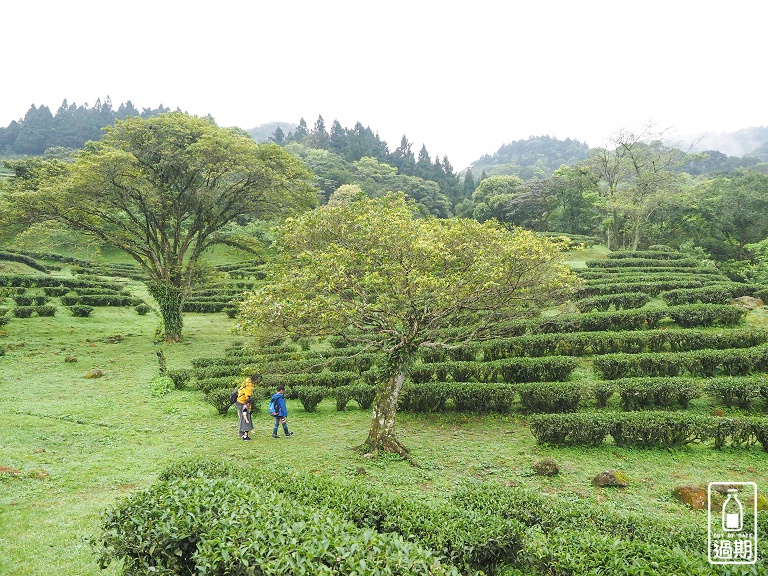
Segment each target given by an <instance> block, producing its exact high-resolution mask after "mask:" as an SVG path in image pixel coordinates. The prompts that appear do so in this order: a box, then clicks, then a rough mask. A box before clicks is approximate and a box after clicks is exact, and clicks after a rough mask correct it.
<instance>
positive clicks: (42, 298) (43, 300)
mask: <svg viewBox="0 0 768 576" xmlns="http://www.w3.org/2000/svg"><path fill="white" fill-rule="evenodd" d="M49 300H50V298H48V296H46V295H45V294H37V295H35V297H34V303H35V306H45V305H46V304H47V303H48V301H49Z"/></svg>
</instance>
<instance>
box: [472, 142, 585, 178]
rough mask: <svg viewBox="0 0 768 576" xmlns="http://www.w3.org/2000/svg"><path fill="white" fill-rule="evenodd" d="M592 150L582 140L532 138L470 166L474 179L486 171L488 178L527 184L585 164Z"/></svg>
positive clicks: (504, 147)
mask: <svg viewBox="0 0 768 576" xmlns="http://www.w3.org/2000/svg"><path fill="white" fill-rule="evenodd" d="M588 155H589V146H588V145H587V144H586V143H584V142H579V141H578V140H571V139H570V138H566V139H565V140H558V139H557V138H552V137H551V136H531V137H530V138H528V139H527V140H515V141H513V142H510V143H509V144H504V145H503V146H501V147H500V148H499V149H498V150H497V151H496V153H495V154H493V155H489V154H486V155H484V156H482V157H481V158H480V159H478V160H476V161H475V162H473V163H472V164H471V165H470V168H469V169H470V170H472V174H473V175H480V174H482V172H483V171H485V173H486V174H487V175H488V176H494V175H501V174H509V175H515V176H519V177H520V178H522V179H523V180H530V179H531V178H547V177H549V176H551V175H552V173H553V172H554V171H555V170H557V169H558V168H560V166H562V165H563V164H566V165H571V164H575V163H577V162H581V161H582V160H585V159H586V158H587V156H588Z"/></svg>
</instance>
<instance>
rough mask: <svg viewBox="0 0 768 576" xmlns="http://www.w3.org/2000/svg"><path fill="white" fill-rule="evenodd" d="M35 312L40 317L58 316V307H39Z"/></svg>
mask: <svg viewBox="0 0 768 576" xmlns="http://www.w3.org/2000/svg"><path fill="white" fill-rule="evenodd" d="M35 312H37V315H38V316H53V315H55V314H56V306H37V307H35Z"/></svg>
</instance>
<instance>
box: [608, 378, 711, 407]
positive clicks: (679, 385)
mask: <svg viewBox="0 0 768 576" xmlns="http://www.w3.org/2000/svg"><path fill="white" fill-rule="evenodd" d="M613 386H614V388H615V389H617V390H618V391H619V394H620V395H621V406H622V408H623V409H624V410H643V409H648V408H662V407H664V408H672V407H675V406H677V405H679V406H680V407H681V408H687V407H688V403H689V402H690V401H691V400H693V399H694V398H698V397H699V396H700V395H701V393H702V381H701V380H696V379H693V378H626V379H621V380H615V381H614V383H613Z"/></svg>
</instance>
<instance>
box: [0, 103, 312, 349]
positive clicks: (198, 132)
mask: <svg viewBox="0 0 768 576" xmlns="http://www.w3.org/2000/svg"><path fill="white" fill-rule="evenodd" d="M15 170H16V173H17V176H16V178H15V179H14V180H13V183H14V186H13V188H12V189H11V191H10V194H9V195H8V197H7V199H8V201H9V202H10V205H11V206H12V207H14V209H16V210H18V211H19V214H20V215H22V216H24V218H25V219H27V220H30V221H32V220H39V219H41V218H47V219H55V220H58V221H60V222H63V223H65V224H66V225H67V226H69V227H71V228H73V229H75V230H79V231H82V232H85V233H88V234H91V235H94V236H97V237H99V238H100V239H102V240H103V241H104V242H108V243H111V244H112V245H114V246H115V247H117V248H120V249H121V250H123V251H125V252H126V253H127V254H129V255H130V256H131V257H132V258H134V259H135V260H136V261H137V262H139V263H140V264H141V266H142V267H143V268H144V269H145V270H146V271H147V273H148V275H149V277H150V282H149V289H150V293H151V294H152V296H153V297H154V298H155V299H156V300H157V301H158V304H159V307H160V313H161V316H162V318H163V322H164V325H165V330H166V338H167V339H168V340H171V341H178V340H179V339H180V338H181V329H182V320H181V305H182V302H183V294H184V293H185V292H186V291H187V290H188V289H189V288H190V287H191V285H192V282H193V279H194V278H195V276H196V269H197V268H198V267H199V265H200V257H201V255H202V254H203V253H204V252H205V250H206V249H208V248H209V247H211V246H214V245H216V244H219V243H221V242H223V241H224V240H225V239H224V238H223V237H222V236H221V235H219V232H220V231H221V230H222V229H223V228H224V227H225V226H226V225H227V224H229V223H230V222H232V221H234V220H236V219H247V218H252V217H254V216H277V215H284V214H285V213H286V212H287V211H289V210H290V209H291V208H294V207H304V208H306V207H310V206H311V205H312V204H313V200H314V195H313V193H312V191H311V190H310V188H309V186H308V185H307V182H306V179H307V178H308V177H309V173H308V171H307V170H306V168H305V167H304V166H303V165H302V164H301V163H300V162H298V161H297V160H296V159H294V158H293V157H291V156H290V155H289V154H287V153H285V152H284V151H283V150H282V149H281V148H280V147H279V146H276V145H273V144H262V145H257V144H255V143H254V142H253V141H252V140H251V139H250V138H249V137H247V136H243V135H242V134H241V133H238V132H237V131H233V130H230V129H223V128H219V127H217V126H216V125H215V123H214V122H213V121H212V120H211V119H210V118H197V117H192V116H189V115H187V114H183V113H181V112H174V113H169V114H163V115H160V116H157V117H155V118H152V119H151V120H145V119H141V118H135V117H132V118H127V119H125V120H122V121H119V122H117V123H116V124H115V125H114V126H113V127H111V128H110V129H108V130H107V133H106V135H105V136H104V138H103V139H102V140H100V141H98V142H92V143H90V144H89V145H88V146H87V147H86V149H85V150H84V151H83V152H81V153H80V154H78V155H77V156H76V157H75V159H74V161H73V162H68V163H65V162H61V161H58V160H50V161H44V162H42V163H40V162H33V161H29V162H25V161H20V163H19V164H17V165H15ZM93 190H99V194H97V195H95V194H94V193H93ZM137 223H143V224H141V225H139V224H137ZM174 239H175V240H174ZM85 303H88V302H85ZM128 304H130V303H128ZM91 305H94V304H91ZM98 305H101V304H98Z"/></svg>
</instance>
